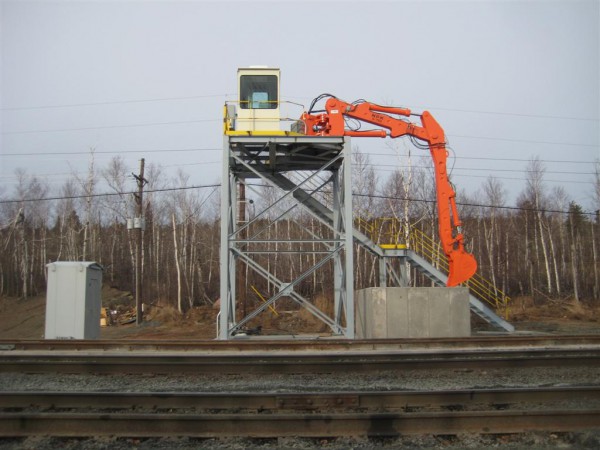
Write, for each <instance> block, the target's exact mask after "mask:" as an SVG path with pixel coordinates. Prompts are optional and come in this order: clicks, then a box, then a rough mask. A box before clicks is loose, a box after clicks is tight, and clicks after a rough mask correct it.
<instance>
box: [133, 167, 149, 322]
mask: <svg viewBox="0 0 600 450" xmlns="http://www.w3.org/2000/svg"><path fill="white" fill-rule="evenodd" d="M132 175H133V177H134V178H135V179H136V181H137V185H138V191H137V193H135V194H134V196H135V202H136V204H137V211H136V214H137V216H136V217H135V218H134V220H133V222H134V228H135V229H136V230H137V236H136V238H137V239H136V241H137V245H136V252H135V309H136V319H135V323H136V325H140V324H141V323H142V320H143V315H144V311H143V308H142V305H143V297H142V256H143V245H144V228H145V221H144V210H143V207H144V203H143V196H144V186H145V185H146V183H147V181H146V179H145V178H144V158H142V160H141V161H140V174H139V175H136V174H132Z"/></svg>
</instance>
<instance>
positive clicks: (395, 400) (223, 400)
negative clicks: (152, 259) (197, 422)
mask: <svg viewBox="0 0 600 450" xmlns="http://www.w3.org/2000/svg"><path fill="white" fill-rule="evenodd" d="M598 400H600V386H569V387H566V386H565V387H544V388H538V387H531V388H503V389H458V390H440V391H383V392H381V391H376V392H369V391H360V392H354V391H341V392H299V393H296V392H294V393H269V392H266V393H239V392H236V393H224V392H216V393H215V392H208V393H207V392H159V393H158V392H93V391H92V392H55V391H54V392H46V391H39V392H24V391H17V392H0V408H2V409H8V408H10V409H31V408H37V409H44V408H52V409H53V410H60V409H74V408H79V409H82V408H84V409H95V410H98V409H110V410H111V411H113V412H114V410H117V409H121V410H123V409H124V410H129V411H132V410H136V409H140V408H146V409H152V410H154V411H160V410H176V409H190V408H193V409H194V410H196V411H201V410H210V411H227V410H229V411H231V410H236V411H241V410H252V411H260V412H264V411H275V412H277V411H285V410H293V411H298V410H313V411H314V410H321V411H323V410H382V409H385V410H387V411H388V412H389V410H403V411H410V410H414V409H416V408H441V407H446V408H448V407H450V408H455V409H461V410H467V409H468V408H472V407H473V406H478V407H481V406H488V407H489V406H491V407H492V408H502V409H507V408H508V406H509V405H512V404H526V403H537V404H540V403H548V402H563V401H569V402H573V401H576V402H577V403H578V404H582V405H583V404H589V402H595V403H594V404H597V402H598Z"/></svg>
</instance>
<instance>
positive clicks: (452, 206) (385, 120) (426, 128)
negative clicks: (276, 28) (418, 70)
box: [299, 94, 477, 286]
mask: <svg viewBox="0 0 600 450" xmlns="http://www.w3.org/2000/svg"><path fill="white" fill-rule="evenodd" d="M325 97H329V98H328V100H327V102H326V103H325V111H324V112H322V113H319V114H312V113H311V110H312V108H313V106H314V105H315V103H316V101H318V100H320V99H322V98H325ZM394 116H404V117H409V116H420V118H421V124H420V125H418V124H414V123H411V122H410V121H408V120H407V119H401V118H398V117H394ZM346 118H352V119H356V120H359V121H362V122H368V123H370V124H373V125H377V126H379V127H381V128H383V129H375V130H367V131H359V130H350V129H347V128H346ZM299 125H301V128H304V130H299V131H301V132H303V133H304V134H307V135H314V136H357V137H387V136H389V137H391V138H397V137H401V136H412V137H414V138H416V139H418V140H420V141H423V142H426V143H427V145H428V147H429V151H430V153H431V157H432V158H433V164H434V169H435V185H436V196H437V210H438V227H439V234H440V239H441V241H442V247H443V249H444V253H445V254H446V257H447V258H448V263H449V267H450V273H449V275H448V282H447V285H448V286H456V285H458V284H460V283H463V282H465V281H467V280H468V279H469V278H471V277H472V276H473V275H474V274H475V272H476V270H477V261H475V258H474V257H473V255H472V254H470V253H468V252H467V251H466V250H465V247H464V236H463V234H462V232H461V225H462V224H461V222H460V219H459V217H458V211H457V208H456V202H455V200H454V198H455V197H456V192H455V191H454V189H453V188H452V185H451V184H450V181H449V180H448V173H447V170H446V159H447V157H448V151H447V150H446V138H445V135H444V130H443V129H442V127H441V126H440V125H439V124H438V123H437V121H436V120H435V119H434V118H433V116H432V115H431V114H429V112H427V111H425V112H423V113H422V114H420V115H418V114H412V113H411V111H410V109H406V108H396V107H388V106H380V105H375V104H373V103H369V102H366V101H357V102H354V103H346V102H344V101H343V100H340V99H338V98H336V97H334V96H331V95H328V94H324V95H322V96H319V97H317V98H316V99H315V100H314V101H313V103H312V105H311V108H310V109H309V111H308V112H305V113H303V114H302V117H301V118H300V124H299Z"/></svg>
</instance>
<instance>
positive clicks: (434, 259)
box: [356, 217, 510, 314]
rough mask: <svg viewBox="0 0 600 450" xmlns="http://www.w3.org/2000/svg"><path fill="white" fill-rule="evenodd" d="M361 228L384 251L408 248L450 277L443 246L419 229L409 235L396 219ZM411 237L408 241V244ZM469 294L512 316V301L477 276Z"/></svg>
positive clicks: (363, 222)
mask: <svg viewBox="0 0 600 450" xmlns="http://www.w3.org/2000/svg"><path fill="white" fill-rule="evenodd" d="M356 221H357V224H358V226H359V227H360V228H361V229H363V230H364V231H365V234H367V235H368V236H369V237H370V238H371V240H373V242H375V243H376V244H378V245H379V246H381V247H382V248H386V247H388V248H391V247H394V248H398V247H402V246H404V247H407V248H410V249H412V250H414V251H415V252H416V253H418V254H419V255H421V256H423V257H424V258H425V259H426V260H427V261H428V262H429V263H431V264H433V266H434V267H436V268H437V269H438V270H441V271H442V272H445V273H448V269H449V268H448V260H447V259H446V255H444V253H443V252H442V250H441V246H440V244H439V242H436V241H434V240H433V239H431V238H430V237H429V236H427V235H426V234H425V233H423V232H422V231H421V230H419V229H418V228H416V227H410V230H409V233H406V232H405V227H404V226H403V224H402V222H401V221H400V220H398V219H397V218H395V217H390V218H377V219H373V220H365V219H362V218H357V220H356ZM406 234H408V241H407V240H406ZM465 284H466V285H467V287H468V288H469V290H470V291H471V292H472V293H473V294H474V295H475V296H476V297H478V298H479V299H481V300H483V301H485V302H486V303H488V304H489V305H491V306H493V307H494V308H496V309H504V311H505V313H506V314H508V303H509V302H510V297H508V296H507V295H506V294H505V293H504V292H503V291H502V290H500V289H498V288H497V287H495V286H494V284H493V283H491V282H490V281H488V280H486V279H485V278H483V277H482V276H481V275H480V274H479V273H476V274H475V275H474V276H473V277H472V278H471V279H470V280H469V281H468V282H467V283H465Z"/></svg>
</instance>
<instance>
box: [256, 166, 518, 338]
mask: <svg viewBox="0 0 600 450" xmlns="http://www.w3.org/2000/svg"><path fill="white" fill-rule="evenodd" d="M264 176H265V178H267V179H269V180H270V181H271V182H272V183H273V184H275V185H277V186H278V187H280V188H281V189H283V190H285V191H288V192H289V191H293V193H292V195H293V196H294V198H295V199H296V200H297V201H298V202H300V203H301V204H303V205H304V206H305V207H306V208H307V210H309V211H310V212H311V213H312V214H314V215H315V216H316V217H318V218H319V219H321V220H326V221H327V222H329V223H330V224H333V211H332V210H331V209H329V208H328V207H327V206H325V205H324V204H323V203H321V202H320V201H318V200H317V199H316V198H315V197H314V195H313V193H314V191H318V189H319V186H318V182H316V181H315V182H313V184H312V185H311V184H310V183H309V184H306V183H303V186H302V187H304V188H308V189H309V190H311V191H313V192H311V193H309V192H306V191H305V190H304V189H303V188H302V187H300V186H299V185H298V184H296V182H295V181H293V180H292V179H290V178H288V177H286V176H284V175H283V174H281V173H272V174H265V175H264ZM380 220H382V219H380ZM383 220H391V221H392V226H391V228H392V229H391V232H390V233H389V235H390V236H392V237H393V238H391V239H387V240H388V242H385V243H382V242H381V240H380V239H379V237H381V236H379V237H376V236H377V234H378V233H377V232H376V231H375V230H376V229H377V228H379V230H381V229H382V227H381V226H380V227H371V233H368V234H370V235H371V236H372V237H373V238H375V239H376V241H377V242H378V243H376V242H374V241H373V239H372V238H370V237H368V236H367V234H365V233H363V232H362V231H360V230H359V229H357V228H356V227H354V228H353V232H352V234H353V237H354V240H355V241H356V242H357V243H358V244H360V245H362V246H363V247H365V248H366V249H368V250H369V251H370V252H371V253H372V254H374V255H375V256H377V257H379V258H383V259H385V258H397V257H404V258H406V260H407V261H408V263H409V264H410V265H411V266H412V267H414V268H415V269H416V270H418V271H419V272H420V273H422V274H423V275H425V276H426V277H427V278H429V279H430V280H431V281H432V282H433V283H435V284H436V285H437V286H446V282H447V280H448V276H447V273H448V262H447V260H446V257H445V255H444V254H443V253H442V252H441V250H440V248H439V244H438V243H435V242H434V241H433V240H432V239H431V238H429V237H428V236H426V235H425V234H424V233H422V232H421V231H419V230H417V229H416V228H413V229H411V230H410V233H409V242H408V245H407V244H403V243H401V242H402V239H401V238H402V237H404V233H402V232H401V231H402V230H401V229H400V227H398V224H399V223H400V222H399V221H398V220H397V219H383ZM363 224H364V221H363ZM364 228H366V229H367V230H368V229H369V227H368V226H367V227H364ZM466 284H467V287H468V288H469V305H470V309H471V311H472V312H473V313H474V314H476V315H477V316H479V317H480V318H482V319H483V320H485V321H486V322H488V323H490V324H491V325H493V326H495V327H497V328H499V329H502V330H505V331H508V332H513V331H514V327H513V326H512V325H511V324H510V323H509V322H507V321H506V320H504V319H503V318H501V317H500V316H498V315H497V314H496V313H495V312H494V310H493V309H492V307H493V308H496V309H502V308H504V309H506V307H507V304H508V301H509V298H508V297H507V296H506V295H505V294H504V293H503V292H501V291H500V290H498V289H496V288H494V287H493V286H492V284H491V283H489V282H488V281H487V280H485V279H483V278H482V277H481V276H480V275H479V274H476V276H474V277H473V278H472V279H471V280H469V282H468V283H466ZM486 303H487V304H488V305H490V306H491V307H490V306H487V305H486Z"/></svg>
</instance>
